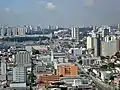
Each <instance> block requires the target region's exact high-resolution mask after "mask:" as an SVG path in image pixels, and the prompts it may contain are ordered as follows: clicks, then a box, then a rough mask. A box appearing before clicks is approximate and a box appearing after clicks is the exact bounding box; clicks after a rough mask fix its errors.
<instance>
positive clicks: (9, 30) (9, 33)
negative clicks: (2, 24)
mask: <svg viewBox="0 0 120 90" xmlns="http://www.w3.org/2000/svg"><path fill="white" fill-rule="evenodd" d="M7 36H12V29H11V27H8V28H7Z"/></svg>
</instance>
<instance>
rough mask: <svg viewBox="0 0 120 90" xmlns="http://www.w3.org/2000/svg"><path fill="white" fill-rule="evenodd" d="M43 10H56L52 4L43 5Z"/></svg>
mask: <svg viewBox="0 0 120 90" xmlns="http://www.w3.org/2000/svg"><path fill="white" fill-rule="evenodd" d="M45 8H47V9H49V10H53V9H55V8H56V5H54V4H53V3H47V4H46V5H45Z"/></svg>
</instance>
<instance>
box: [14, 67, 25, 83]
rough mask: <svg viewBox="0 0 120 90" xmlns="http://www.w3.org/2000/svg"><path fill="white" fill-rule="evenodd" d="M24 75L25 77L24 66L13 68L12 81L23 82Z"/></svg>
mask: <svg viewBox="0 0 120 90" xmlns="http://www.w3.org/2000/svg"><path fill="white" fill-rule="evenodd" d="M26 77H27V75H26V68H25V67H15V68H13V82H15V83H25V82H26Z"/></svg>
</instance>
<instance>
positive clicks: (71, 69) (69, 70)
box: [57, 64, 78, 76]
mask: <svg viewBox="0 0 120 90" xmlns="http://www.w3.org/2000/svg"><path fill="white" fill-rule="evenodd" d="M57 75H63V76H75V75H78V67H77V66H75V65H74V64H69V65H66V64H64V65H58V66H57Z"/></svg>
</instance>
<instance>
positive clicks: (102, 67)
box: [100, 65, 108, 69]
mask: <svg viewBox="0 0 120 90" xmlns="http://www.w3.org/2000/svg"><path fill="white" fill-rule="evenodd" d="M100 68H101V69H107V68H108V65H102V66H101V67H100Z"/></svg>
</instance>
